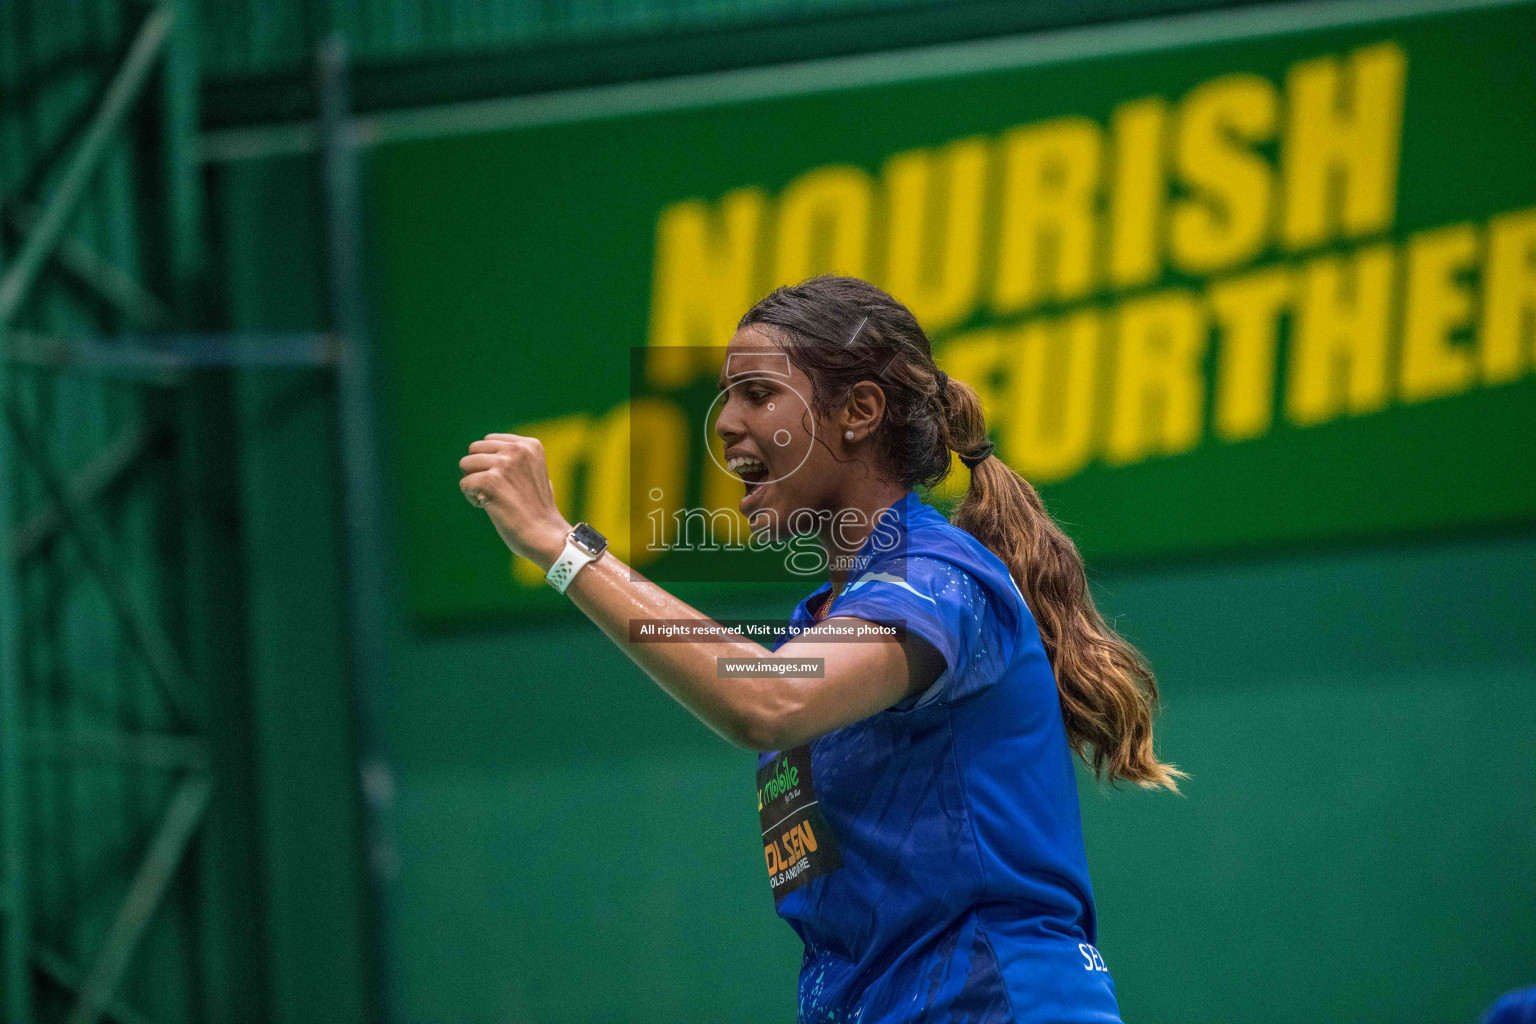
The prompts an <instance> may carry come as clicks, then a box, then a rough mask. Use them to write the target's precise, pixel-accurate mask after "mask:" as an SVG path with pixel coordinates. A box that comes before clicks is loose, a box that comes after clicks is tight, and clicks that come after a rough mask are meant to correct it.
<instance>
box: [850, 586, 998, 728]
mask: <svg viewBox="0 0 1536 1024" xmlns="http://www.w3.org/2000/svg"><path fill="white" fill-rule="evenodd" d="M901 569H902V570H903V571H902V572H900V573H899V574H898V573H896V572H879V571H876V572H866V573H864V574H863V575H862V576H860V577H858V578H857V579H855V580H854V581H853V582H852V583H850V584H849V585H848V588H847V589H846V590H845V591H843V593H842V594H840V595H838V598H837V601H836V602H834V603H833V605H832V608H831V610H830V611H829V612H828V614H827V618H835V617H837V616H852V617H854V618H860V619H868V620H870V621H879V622H893V623H897V624H899V625H901V626H903V627H904V628H906V629H908V630H910V631H911V632H912V633H914V634H916V635H917V636H920V637H922V638H923V639H924V640H926V641H928V642H929V643H930V644H932V645H933V646H934V648H935V649H936V650H937V651H938V652H939V654H941V655H942V656H943V657H944V665H945V669H944V671H943V672H942V673H940V675H939V677H938V679H936V680H934V682H933V685H932V686H930V687H929V688H928V689H927V690H925V691H924V692H922V693H921V694H917V695H916V696H914V697H908V698H906V699H905V700H903V701H901V702H900V703H898V704H897V705H896V707H897V708H898V709H900V710H911V709H912V708H916V707H922V706H924V705H926V704H930V703H932V702H934V701H942V702H945V703H949V702H954V701H958V700H962V699H964V698H966V697H969V696H972V695H974V694H976V693H978V692H980V691H981V690H983V689H985V688H986V687H988V686H990V685H992V684H993V683H994V682H996V681H997V680H998V679H999V678H1000V677H1001V675H1002V670H1003V668H1004V666H1005V665H1006V664H1007V657H1008V652H1007V651H1006V650H1004V638H1003V637H1002V635H1001V630H1000V628H999V626H998V621H997V616H996V615H995V614H994V613H993V609H992V607H991V599H990V598H989V597H988V594H987V589H986V587H984V586H983V585H982V584H981V582H980V581H979V580H977V579H976V577H975V576H973V575H971V574H970V573H968V572H966V571H965V570H964V569H961V568H960V567H959V566H956V565H954V564H952V563H950V562H947V561H944V560H943V559H939V558H926V557H921V556H913V557H911V558H907V559H906V560H905V562H904V563H903V565H902V566H901Z"/></svg>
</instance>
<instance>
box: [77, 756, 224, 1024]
mask: <svg viewBox="0 0 1536 1024" xmlns="http://www.w3.org/2000/svg"><path fill="white" fill-rule="evenodd" d="M212 795H213V779H212V778H211V777H210V776H208V775H207V774H205V773H203V772H193V773H191V774H189V775H188V776H187V777H186V778H185V779H184V780H183V781H182V783H181V785H180V786H179V787H178V788H177V790H176V793H175V795H173V796H172V797H171V803H170V806H169V807H168V808H166V811H165V817H164V818H163V819H161V823H160V829H159V831H158V832H156V834H155V838H154V841H153V842H152V843H151V844H150V847H149V852H148V853H147V854H145V856H144V861H143V863H142V864H141V865H140V866H139V871H138V873H137V874H136V875H135V876H134V879H133V883H132V884H131V885H130V886H129V888H128V896H127V898H126V899H124V900H123V905H122V907H121V909H119V911H118V915H117V918H116V919H115V920H114V921H113V922H112V927H111V929H110V930H108V932H107V938H106V941H105V942H104V943H103V944H102V947H101V950H100V952H98V953H97V954H96V959H95V960H94V961H93V963H92V964H91V966H90V968H89V969H88V970H87V972H86V976H85V981H84V982H83V983H82V984H81V986H80V998H79V1000H78V1001H77V1002H76V1003H75V1008H74V1009H73V1010H72V1011H71V1012H70V1015H69V1024H96V1021H98V1020H99V1019H101V1015H102V1013H103V1011H104V1010H105V1009H106V1007H107V1005H108V1003H110V1002H111V1001H112V996H113V994H114V993H115V992H116V991H117V985H118V982H119V981H121V980H122V977H123V971H125V970H126V969H127V967H128V961H129V960H130V959H131V958H132V957H133V952H134V950H135V949H137V948H138V945H139V939H140V937H141V936H142V935H143V934H144V927H145V926H146V925H147V924H149V920H150V918H151V917H153V916H154V913H155V909H156V908H157V907H158V906H159V905H160V901H161V900H162V899H163V898H164V896H165V890H166V887H167V886H169V885H170V883H171V876H172V875H174V874H175V872H176V867H177V865H179V864H180V863H181V857H182V854H183V853H185V852H186V849H187V844H188V843H190V842H191V841H192V836H193V835H194V834H195V833H196V832H197V826H198V824H199V823H200V822H201V821H202V820H203V814H204V813H205V812H206V811H207V809H208V800H209V798H210V797H211V796H212Z"/></svg>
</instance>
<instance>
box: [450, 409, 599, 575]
mask: <svg viewBox="0 0 1536 1024" xmlns="http://www.w3.org/2000/svg"><path fill="white" fill-rule="evenodd" d="M459 471H460V472H461V473H462V474H463V476H462V477H461V478H460V479H459V490H461V491H463V492H464V497H465V498H467V499H469V502H470V504H472V505H475V506H477V507H479V508H483V509H485V511H486V513H487V514H488V515H489V516H490V517H491V522H492V523H493V524H495V526H496V532H497V533H499V534H501V539H502V540H503V541H504V542H506V545H507V547H509V548H511V549H512V550H513V552H515V553H516V554H519V555H522V556H523V557H524V558H526V559H528V560H529V561H531V562H533V563H534V564H535V565H538V566H539V567H540V568H542V569H548V568H549V567H550V566H551V565H554V564H555V559H557V558H559V557H560V552H561V551H562V550H563V549H564V548H565V535H566V534H568V533H570V532H571V524H570V523H568V522H567V521H566V519H565V517H564V516H562V515H561V514H560V510H559V509H558V508H556V507H555V489H554V487H553V485H551V484H550V482H549V469H548V467H547V466H546V465H545V462H544V446H543V445H542V444H540V443H539V440H538V438H536V437H523V436H521V435H519V434H487V435H485V439H484V440H481V441H476V442H475V443H474V444H472V445H470V446H469V454H468V455H466V456H464V457H463V458H462V459H460V460H459Z"/></svg>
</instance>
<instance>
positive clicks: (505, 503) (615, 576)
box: [459, 434, 944, 750]
mask: <svg viewBox="0 0 1536 1024" xmlns="http://www.w3.org/2000/svg"><path fill="white" fill-rule="evenodd" d="M469 451H470V454H468V455H466V456H465V457H464V458H463V459H461V460H460V462H459V468H460V470H461V471H462V472H463V474H464V476H463V477H462V479H461V480H460V481H459V487H460V489H461V490H462V491H463V492H464V494H465V496H466V497H468V498H469V499H470V500H471V501H472V502H474V503H475V504H477V505H480V506H481V507H482V508H484V509H485V511H486V512H487V514H488V515H489V516H490V517H491V521H492V523H494V524H495V526H496V530H497V532H498V533H499V534H500V535H501V537H502V540H503V541H505V542H506V544H507V546H508V547H509V548H510V549H511V550H512V551H513V552H515V553H516V554H519V555H521V556H523V557H524V558H528V559H529V560H531V561H532V562H534V564H536V565H538V566H539V567H540V568H541V569H544V570H546V571H547V570H548V569H549V567H550V566H551V565H553V564H554V562H555V560H556V559H557V558H558V557H559V556H560V552H561V551H562V550H563V548H564V546H565V538H566V534H568V533H569V532H570V530H571V524H570V523H569V522H568V521H567V520H566V519H565V517H564V516H563V515H561V514H560V511H559V509H558V508H557V507H556V506H555V500H554V491H553V488H552V487H551V485H550V482H549V474H548V471H547V469H546V467H545V461H544V449H543V445H542V444H540V443H539V441H538V439H536V438H532V437H523V436H520V435H517V434H491V435H488V436H487V437H486V438H485V439H484V440H481V441H476V442H474V443H473V444H472V445H470V447H469ZM566 595H567V596H569V597H570V598H571V600H572V601H573V602H575V604H576V606H577V607H578V608H580V609H581V610H582V611H583V612H585V613H586V615H587V617H588V618H589V619H591V620H592V621H593V622H594V623H595V624H596V625H597V627H598V628H599V629H601V630H602V631H603V632H604V633H605V634H606V635H607V636H608V638H609V639H610V640H612V641H613V642H614V643H615V644H617V645H618V646H619V648H620V649H621V650H623V652H624V653H625V655H627V656H628V657H629V659H630V660H631V661H633V662H634V663H635V664H636V665H638V666H639V667H640V669H641V670H642V671H643V672H645V674H646V675H648V676H649V677H650V678H651V679H652V681H654V682H655V683H656V685H658V686H660V687H661V688H662V690H664V691H665V692H666V693H667V694H668V695H670V696H671V697H672V698H673V699H674V700H676V701H677V702H678V703H679V704H682V705H683V706H684V707H686V708H687V709H688V710H689V711H690V712H692V713H693V715H694V716H695V717H697V718H698V719H699V720H700V721H702V722H703V723H704V724H705V725H707V726H709V727H710V728H711V729H713V730H714V731H715V732H716V733H718V734H719V735H720V736H722V737H724V738H725V739H726V740H727V741H729V742H731V743H734V744H737V745H738V746H743V747H748V748H751V749H754V750H781V749H786V748H789V747H794V746H798V745H799V744H801V743H804V742H806V741H807V740H809V739H811V738H812V737H815V736H819V735H821V734H822V733H824V732H828V731H830V730H832V729H836V728H839V727H841V726H844V725H849V724H852V723H853V722H857V721H859V720H860V719H863V718H867V717H869V716H870V715H872V714H875V713H876V712H879V711H883V710H885V709H886V708H888V707H890V706H891V705H893V704H895V703H897V702H898V701H900V700H901V699H902V698H904V697H906V696H908V695H909V694H911V693H918V692H921V691H922V690H924V689H926V688H927V687H928V685H929V684H931V683H932V682H933V681H934V680H935V679H936V678H938V675H939V673H940V672H942V671H943V668H944V664H943V658H942V657H941V656H940V655H939V653H938V652H937V651H936V650H934V649H933V647H932V646H930V645H929V644H928V643H927V642H926V641H923V640H920V639H918V638H916V637H912V636H909V637H907V638H906V639H905V640H901V639H896V638H891V639H881V640H875V641H870V640H859V641H857V642H847V641H842V640H835V639H826V638H827V637H832V636H836V635H837V634H838V631H839V630H842V629H847V628H849V626H850V624H854V625H856V624H857V623H859V622H861V621H862V620H857V619H847V618H842V619H829V620H827V621H826V622H823V623H821V624H819V625H818V626H817V627H816V628H814V629H810V630H807V631H806V632H805V633H803V634H801V635H800V636H798V637H796V638H795V639H793V640H792V641H790V642H789V643H787V644H785V645H784V646H783V647H781V648H780V650H779V651H778V652H773V651H770V650H769V649H768V648H766V647H764V646H763V645H762V644H760V643H757V642H755V641H753V640H750V639H748V638H746V637H743V636H741V635H739V634H736V633H732V632H729V631H727V630H725V629H723V628H721V627H719V625H718V624H716V623H715V622H714V620H713V619H710V618H709V617H708V616H707V615H705V614H704V613H702V612H700V611H699V610H698V609H696V608H694V607H693V606H692V605H690V604H688V603H687V602H686V601H683V600H681V599H679V598H677V597H675V596H673V595H672V594H670V593H668V592H667V591H666V590H664V589H663V588H661V587H660V586H657V585H656V584H655V583H653V582H651V581H650V580H648V579H646V578H644V577H643V576H641V575H640V574H639V573H637V572H635V571H634V570H633V569H631V568H630V567H629V566H627V565H625V564H624V563H623V562H622V561H620V560H619V559H618V558H617V557H616V556H614V555H613V554H612V552H608V553H605V554H604V555H603V556H602V557H601V558H599V559H598V560H597V561H595V562H593V563H591V564H589V565H587V566H586V567H585V568H583V569H582V570H581V571H580V572H578V573H577V574H576V578H575V579H574V580H573V581H572V582H571V584H570V586H569V587H568V588H567V589H566ZM638 620H652V621H655V620H673V621H679V620H681V621H683V622H686V623H692V624H694V625H692V626H690V629H692V630H697V631H698V633H699V635H698V636H696V637H693V638H690V641H689V642H686V643H657V642H650V641H644V640H636V639H634V638H633V636H632V634H631V631H630V623H631V622H632V621H638ZM728 658H734V659H748V658H753V659H773V660H776V661H777V660H783V659H787V658H793V659H795V660H807V661H809V660H814V659H820V660H821V662H822V670H823V671H822V675H821V676H819V677H814V676H808V675H788V674H786V675H782V676H781V675H764V674H757V675H749V674H747V673H741V674H736V675H731V674H726V673H725V671H724V669H723V668H722V666H723V665H724V664H725V662H724V659H728Z"/></svg>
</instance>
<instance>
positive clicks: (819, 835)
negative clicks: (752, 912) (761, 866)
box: [757, 744, 843, 901]
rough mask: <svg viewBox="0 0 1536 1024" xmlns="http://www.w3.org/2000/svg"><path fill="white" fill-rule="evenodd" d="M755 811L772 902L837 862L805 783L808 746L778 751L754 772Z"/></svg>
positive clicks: (817, 806)
mask: <svg viewBox="0 0 1536 1024" xmlns="http://www.w3.org/2000/svg"><path fill="white" fill-rule="evenodd" d="M757 810H758V815H759V817H760V819H761V821H762V825H763V856H764V858H765V859H766V860H767V862H768V884H769V885H770V886H772V888H773V898H774V900H775V901H777V900H780V899H783V898H784V897H785V896H787V895H789V894H790V893H792V892H794V891H795V890H796V889H798V888H800V887H801V886H802V885H804V884H805V883H807V882H809V881H810V880H811V879H813V878H819V877H820V876H822V875H824V874H826V873H827V872H828V871H832V870H834V869H836V868H840V867H842V866H843V858H842V855H841V854H839V853H838V851H837V839H836V838H835V837H834V836H833V835H832V826H830V825H829V824H827V819H826V816H825V815H823V814H822V813H821V806H820V804H819V803H818V801H817V799H816V789H815V787H814V786H813V785H812V784H811V748H810V745H809V744H807V745H805V746H803V747H796V748H795V749H793V750H784V751H780V752H779V753H778V754H776V755H775V756H774V759H773V760H772V761H770V762H768V763H767V764H766V765H764V766H763V767H761V768H759V769H758V770H757Z"/></svg>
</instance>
